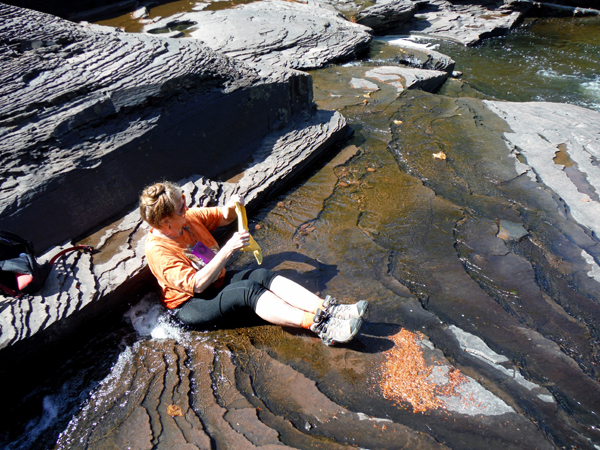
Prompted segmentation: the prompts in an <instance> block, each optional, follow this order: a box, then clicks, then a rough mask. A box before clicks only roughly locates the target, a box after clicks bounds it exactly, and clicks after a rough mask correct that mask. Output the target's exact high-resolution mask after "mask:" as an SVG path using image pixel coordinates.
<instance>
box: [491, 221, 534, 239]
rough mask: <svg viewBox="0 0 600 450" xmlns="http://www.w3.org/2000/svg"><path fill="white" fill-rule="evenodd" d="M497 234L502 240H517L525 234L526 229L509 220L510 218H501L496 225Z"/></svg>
mask: <svg viewBox="0 0 600 450" xmlns="http://www.w3.org/2000/svg"><path fill="white" fill-rule="evenodd" d="M498 228H499V230H498V234H497V235H496V236H498V237H499V238H500V239H502V240H504V241H518V240H519V239H521V238H522V237H523V236H527V234H528V233H527V230H526V229H525V228H523V225H521V224H520V223H515V222H511V221H510V220H501V221H500V226H499V227H498Z"/></svg>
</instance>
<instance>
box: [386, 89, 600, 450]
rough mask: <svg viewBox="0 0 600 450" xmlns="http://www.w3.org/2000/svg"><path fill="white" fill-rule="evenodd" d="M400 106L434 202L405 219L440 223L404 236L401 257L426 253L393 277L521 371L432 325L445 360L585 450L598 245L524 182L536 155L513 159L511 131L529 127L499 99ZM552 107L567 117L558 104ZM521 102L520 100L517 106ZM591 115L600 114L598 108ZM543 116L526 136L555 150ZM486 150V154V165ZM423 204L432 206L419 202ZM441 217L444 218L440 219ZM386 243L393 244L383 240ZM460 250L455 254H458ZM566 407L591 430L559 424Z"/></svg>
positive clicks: (414, 168)
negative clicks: (519, 232)
mask: <svg viewBox="0 0 600 450" xmlns="http://www.w3.org/2000/svg"><path fill="white" fill-rule="evenodd" d="M402 100H405V101H406V102H407V103H406V106H405V107H402V108H401V109H400V110H399V111H398V117H401V118H402V119H403V123H402V124H401V125H400V126H398V127H397V128H395V127H393V131H394V133H398V134H397V139H396V140H394V141H393V146H392V147H391V148H393V149H395V151H396V152H397V155H398V156H397V160H398V161H399V162H400V163H402V164H405V165H406V168H407V169H406V170H407V171H410V173H411V174H418V177H419V179H420V180H421V181H422V182H423V184H424V187H427V189H426V191H427V190H428V189H431V190H432V191H433V192H435V194H430V195H433V198H431V197H425V194H424V193H420V194H415V196H416V197H418V198H419V199H420V203H419V204H412V203H411V204H410V206H411V207H410V209H405V210H404V214H405V216H410V217H413V216H419V215H423V217H427V218H428V220H433V223H431V222H427V223H428V225H427V227H429V230H428V231H427V230H419V231H418V232H417V233H418V234H419V235H415V234H414V232H413V233H411V234H409V233H406V238H403V244H402V248H403V249H406V250H404V252H413V251H412V250H410V248H411V246H412V245H417V246H418V244H417V243H418V242H423V243H424V244H423V246H422V247H421V248H426V249H427V250H426V252H425V253H426V255H427V256H421V254H420V252H421V251H422V250H421V249H418V250H415V251H414V253H413V254H412V255H410V256H408V255H407V254H404V255H402V256H401V257H397V258H396V259H395V262H394V264H397V266H398V269H396V270H394V271H393V272H392V274H393V275H394V277H397V278H398V279H399V280H404V283H405V284H406V285H407V286H408V287H410V288H411V291H412V292H413V293H414V294H415V295H418V296H419V299H420V302H421V304H422V305H423V306H424V307H425V308H426V309H427V311H428V312H430V313H433V314H435V315H436V316H437V317H439V318H440V322H445V323H448V324H449V325H454V326H456V327H458V328H460V329H461V330H463V331H464V332H466V333H469V334H472V335H474V336H477V337H478V338H480V339H481V340H482V341H483V342H485V344H486V345H487V346H488V347H489V348H490V349H491V350H492V351H493V352H494V353H496V354H497V355H500V356H505V357H506V358H507V359H508V360H509V361H510V363H511V366H512V367H510V366H508V365H506V364H507V362H506V361H504V362H502V361H499V360H496V362H493V361H491V360H490V359H488V358H487V357H486V356H485V355H488V353H487V350H485V347H481V346H480V345H476V344H475V343H474V342H471V343H470V344H469V343H467V340H464V341H462V343H461V339H458V340H457V342H455V343H449V341H448V339H447V335H446V334H441V333H440V334H438V332H435V331H434V330H433V328H429V329H428V331H427V334H428V336H429V338H430V339H431V341H432V342H433V343H434V344H435V345H436V346H445V351H444V353H445V354H446V355H452V356H453V358H454V359H453V361H454V362H455V363H456V365H457V366H458V367H459V368H462V367H465V366H466V367H470V368H472V369H473V370H475V371H476V372H477V374H479V376H481V377H485V378H486V379H488V380H490V381H491V383H492V384H493V385H495V386H496V387H497V388H499V389H493V392H494V393H496V394H498V393H499V390H501V391H503V392H504V394H501V395H500V396H501V398H502V399H503V400H505V401H506V400H507V398H510V399H512V400H510V401H507V404H509V406H513V405H515V406H516V408H517V409H521V410H526V411H527V414H528V416H529V417H532V418H534V420H535V421H536V423H539V424H544V425H541V428H543V429H544V430H551V431H549V435H550V436H551V439H552V442H553V443H554V444H555V445H566V444H567V443H569V442H570V443H572V442H575V441H576V442H578V444H577V445H582V446H587V445H589V440H588V439H592V440H594V441H595V442H596V441H597V439H598V434H597V432H596V431H593V430H592V428H590V425H591V424H592V423H594V422H595V421H596V418H595V416H594V415H593V414H590V411H595V410H597V409H598V408H599V407H600V406H599V404H598V401H597V399H598V398H600V396H598V384H597V382H596V380H597V378H598V372H597V370H596V367H597V365H598V362H597V355H598V347H597V344H596V342H597V338H596V337H594V338H591V339H590V336H598V335H599V334H598V332H599V330H598V327H597V325H596V323H595V320H594V319H593V317H597V316H598V314H600V311H599V309H598V303H597V292H598V284H597V281H596V280H595V279H593V278H591V277H590V276H588V275H587V274H586V273H587V272H588V271H589V270H590V269H589V267H590V266H589V265H588V264H587V262H586V261H585V260H584V258H582V256H581V255H582V249H584V248H585V249H586V251H588V249H589V250H590V251H591V252H592V253H594V252H595V251H596V250H597V248H598V242H597V240H596V239H595V238H594V237H593V235H592V234H591V233H589V230H585V228H584V227H582V226H581V225H580V224H578V223H577V222H576V221H575V220H573V217H571V216H569V215H567V214H564V209H563V206H562V200H561V199H560V196H558V195H556V194H555V193H554V192H552V190H550V189H548V188H547V187H546V186H544V185H543V184H542V183H541V178H539V177H529V176H527V170H529V169H528V167H531V163H530V162H529V159H528V158H524V157H520V160H521V162H520V164H521V166H523V167H521V166H517V165H516V164H515V161H516V159H514V158H513V159H512V161H511V159H510V152H511V151H514V148H513V147H512V146H510V147H508V148H507V146H506V141H509V140H510V139H512V138H514V137H515V136H514V135H515V134H516V132H515V130H513V129H512V127H513V126H514V127H515V129H516V130H517V132H518V130H520V129H521V128H520V125H519V124H517V123H516V121H510V119H509V121H510V123H507V122H505V121H504V117H505V116H504V115H502V113H501V111H503V110H504V109H505V108H506V110H508V108H509V106H507V105H504V104H502V103H500V106H499V108H502V109H499V110H495V109H493V108H491V107H490V105H488V104H487V102H484V103H482V102H480V101H478V100H475V99H464V98H463V99H449V98H443V97H441V96H436V97H435V98H434V97H432V96H429V95H428V94H426V93H420V92H412V93H410V94H408V93H407V94H405V96H404V97H402ZM531 106H533V105H531ZM555 106H556V109H557V115H558V116H559V117H560V115H561V112H560V111H561V108H560V107H559V106H558V105H555ZM424 107H425V108H435V110H436V111H437V112H438V113H437V114H436V117H435V118H429V119H424V120H422V119H419V118H418V115H419V111H420V110H421V109H422V108H424ZM521 107H522V105H519V104H518V105H517V106H516V110H519V109H520V108H521ZM525 110H527V108H525ZM569 111H570V110H569ZM563 112H564V111H563ZM575 113H576V111H575V110H574V111H572V114H575ZM590 113H592V117H595V114H596V113H595V112H592V111H590ZM490 114H491V115H490ZM539 116H540V117H541V120H540V119H538V118H536V119H535V121H534V119H533V117H532V118H531V119H528V120H529V122H528V126H529V132H531V134H532V135H535V136H536V138H537V139H541V138H540V135H541V136H544V137H545V138H546V139H547V144H549V143H551V142H552V141H553V139H554V137H553V135H552V133H549V132H548V130H550V129H553V128H552V127H549V126H548V122H546V121H545V120H544V118H545V116H544V114H540V115H539ZM443 117H445V118H444V119H442V118H443ZM507 117H510V114H507ZM565 118H566V116H565ZM498 119H500V120H498ZM521 120H523V117H521ZM444 122H445V123H444ZM484 122H485V124H486V125H485V126H484V127H481V124H482V123H484ZM557 122H558V120H557ZM567 123H568V122H567ZM582 124H584V125H585V124H586V123H585V122H582ZM509 125H510V126H509ZM429 127H431V130H427V131H426V132H425V135H423V132H424V130H426V129H428V128H429ZM571 128H572V133H573V134H567V135H565V136H563V138H564V140H565V141H569V142H570V141H572V140H574V136H575V135H578V134H579V133H586V132H587V131H588V130H589V128H592V129H597V125H596V126H595V128H594V127H589V128H588V127H587V126H586V127H582V126H580V127H577V126H576V124H573V123H571ZM417 130H418V131H417ZM523 132H524V130H523ZM537 132H539V135H537V134H536V133H537ZM449 135H452V139H448V136H449ZM517 136H518V135H517ZM585 136H586V137H584V138H583V141H582V142H581V145H580V146H583V145H584V144H592V147H593V142H594V139H591V138H592V137H594V136H593V134H590V135H589V136H587V135H585ZM434 142H435V143H436V145H437V146H438V147H439V148H444V149H445V151H447V152H448V157H449V159H450V160H451V161H452V164H445V165H443V166H441V165H437V164H435V165H434V164H431V156H430V155H431V146H432V143H434ZM448 142H452V145H448ZM532 142H534V143H535V140H532ZM525 147H530V145H529V141H522V147H520V148H525ZM532 147H533V148H535V146H532ZM558 151H559V149H557V148H556V147H555V148H554V149H553V152H552V156H551V157H550V161H551V162H550V164H552V165H555V166H557V167H559V170H558V171H559V172H560V171H561V169H562V167H563V164H561V165H560V166H558V165H557V164H556V162H555V161H553V160H552V157H556V152H558ZM484 154H487V155H488V156H486V157H485V158H484V156H483V155H484ZM569 154H570V153H569ZM493 155H495V156H493ZM589 155H590V153H588V156H587V158H588V159H590V156H589ZM561 157H562V155H561ZM582 157H583V155H582ZM561 161H563V160H562V159H561ZM526 163H528V165H526ZM492 174H493V175H492ZM440 197H443V199H441V198H440ZM425 199H427V200H425ZM484 199H485V201H484ZM405 202H407V201H406V200H405ZM424 203H425V204H427V206H421V205H422V204H424ZM434 204H435V205H436V206H433V205H434ZM455 208H456V209H455ZM463 212H465V213H464V215H463ZM438 215H439V217H444V218H445V219H443V220H438V219H435V217H438ZM461 216H462V217H461ZM429 218H433V219H429ZM444 220H445V222H444ZM499 220H502V221H504V220H508V221H511V222H515V223H519V222H522V223H523V224H524V225H525V227H526V228H527V230H528V231H529V236H528V237H527V238H523V239H521V240H519V241H511V242H510V243H509V242H505V241H503V240H501V239H500V238H499V237H498V236H496V235H497V233H498V221H499ZM386 227H387V228H389V223H387V222H386ZM404 228H409V229H411V230H412V229H413V228H411V227H409V226H407V225H405V224H404V223H402V222H400V221H399V225H398V226H397V227H396V228H395V229H393V230H391V229H389V230H388V229H386V230H385V233H393V234H394V236H395V238H396V240H395V241H394V242H397V237H398V236H400V235H401V233H402V232H403V230H404ZM382 234H383V233H382ZM425 236H426V237H425ZM444 241H445V242H446V244H442V242H444ZM380 242H383V243H385V242H386V239H385V236H382V238H381V239H380ZM395 245H398V244H395ZM451 247H452V248H453V249H454V251H455V252H456V254H455V255H451V253H452V252H451V251H450V248H451ZM392 248H395V247H392ZM433 261H435V262H433ZM456 264H460V267H459V266H457V265H456ZM567 280H570V281H567ZM568 286H570V287H568ZM573 286H577V288H576V289H574V288H573ZM439 326H440V327H443V324H439ZM457 337H458V336H457ZM479 344H481V342H479ZM461 346H462V348H461ZM457 347H458V348H457ZM468 349H473V350H475V351H473V350H471V352H469V350H468ZM478 349H479V351H481V353H479V352H478V351H477V350H478ZM483 350H485V351H483ZM498 364H499V365H500V366H502V367H504V369H507V370H508V372H505V371H504V370H503V369H502V368H500V367H498V366H497V365H498ZM513 370H516V371H515V372H513ZM519 374H520V375H522V377H523V378H525V380H523V379H522V378H521V376H520V375H519ZM475 378H477V377H475ZM477 379H478V380H479V378H477ZM524 381H525V382H524ZM530 383H533V384H535V385H537V386H539V387H540V388H541V389H542V391H540V390H539V389H538V388H537V387H532V385H531V384H530ZM485 385H486V386H490V384H487V383H485ZM530 388H531V389H530ZM544 390H547V391H548V392H544ZM592 393H593V394H592ZM550 396H552V398H553V399H554V400H552V398H550ZM565 408H566V409H565ZM517 409H516V410H517ZM561 410H565V411H568V414H569V415H570V416H571V417H572V418H576V421H577V423H578V424H582V425H581V426H579V425H578V426H576V427H572V422H571V421H570V418H569V419H566V420H563V419H562V418H561V417H560V414H559V413H558V412H557V411H561ZM583 424H586V425H583ZM594 426H595V425H594ZM586 442H587V443H586Z"/></svg>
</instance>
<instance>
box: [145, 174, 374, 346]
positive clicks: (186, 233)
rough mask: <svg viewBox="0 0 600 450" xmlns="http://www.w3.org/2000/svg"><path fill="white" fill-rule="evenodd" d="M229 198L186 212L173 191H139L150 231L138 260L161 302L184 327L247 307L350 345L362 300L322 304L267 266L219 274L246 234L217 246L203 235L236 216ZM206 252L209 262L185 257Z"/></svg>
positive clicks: (159, 187)
mask: <svg viewBox="0 0 600 450" xmlns="http://www.w3.org/2000/svg"><path fill="white" fill-rule="evenodd" d="M235 201H239V202H240V203H241V202H242V199H241V198H240V197H239V196H235V197H234V198H232V200H231V201H230V202H229V203H228V204H227V205H226V206H224V207H214V208H189V209H188V207H187V205H186V200H185V195H184V193H183V191H182V190H181V188H180V187H179V186H177V185H175V184H173V183H170V182H164V183H157V184H154V185H152V186H149V187H147V188H146V189H144V192H143V193H142V196H141V199H140V214H141V216H142V219H144V220H145V221H146V222H148V224H149V225H150V226H151V227H152V228H151V230H150V233H149V234H148V239H147V240H146V259H147V261H148V265H149V266H150V270H151V271H152V273H153V274H154V276H155V277H156V279H157V280H158V283H159V285H160V287H161V299H162V301H163V302H164V304H165V305H166V306H167V308H169V309H170V310H171V311H172V312H173V314H174V315H175V317H177V318H178V319H179V320H180V321H181V322H183V323H184V324H186V325H191V326H198V325H200V326H202V325H208V324H212V323H215V322H217V321H218V320H220V319H222V318H225V317H226V316H228V315H231V314H240V313H242V314H243V312H244V311H247V310H248V308H249V309H252V310H253V311H254V312H255V313H256V314H257V315H258V316H260V317H261V318H263V319H264V320H266V321H267V322H271V323H273V324H276V325H282V326H289V327H301V328H305V329H310V330H312V331H313V332H315V333H317V334H318V335H319V337H320V338H321V339H322V341H323V342H324V343H325V344H327V345H332V344H334V343H336V342H339V343H343V342H348V341H350V340H351V339H352V338H353V337H354V336H355V335H356V333H357V332H358V330H359V328H360V326H361V325H362V316H363V315H364V313H365V311H366V309H367V302H366V301H364V300H362V301H359V302H358V303H355V304H352V305H341V304H338V303H337V301H336V300H335V299H334V298H332V297H330V296H327V297H326V298H325V299H324V300H323V299H321V298H319V297H317V296H316V295H314V294H312V293H311V292H309V291H308V290H306V289H305V288H303V287H302V286H300V285H299V284H297V283H295V282H293V281H291V280H288V279H287V278H284V277H282V276H280V275H277V274H276V273H274V272H271V271H270V270H267V269H253V270H252V269H251V270H243V271H233V270H232V271H226V270H225V265H226V264H227V261H228V260H229V258H230V257H231V256H232V255H233V254H234V253H235V252H237V251H238V250H240V249H241V248H242V247H245V246H246V245H248V242H249V239H250V234H249V233H248V232H247V231H243V232H237V233H234V234H233V236H232V237H231V239H229V240H228V241H227V242H226V243H225V245H223V248H219V246H218V245H217V242H216V241H215V239H214V237H213V236H212V235H211V234H210V231H213V230H215V229H216V228H217V227H220V226H224V225H229V224H230V223H232V222H233V221H234V220H235V219H236V213H235ZM194 247H195V250H196V251H195V253H196V254H198V251H199V252H200V253H202V252H203V251H204V252H206V251H208V252H210V253H209V254H210V256H211V257H212V259H210V258H205V259H206V262H205V261H203V259H200V258H197V257H195V256H193V254H192V249H193V248H194Z"/></svg>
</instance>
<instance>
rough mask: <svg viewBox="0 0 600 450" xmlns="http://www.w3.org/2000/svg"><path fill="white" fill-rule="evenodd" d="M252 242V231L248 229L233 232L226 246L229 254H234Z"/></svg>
mask: <svg viewBox="0 0 600 450" xmlns="http://www.w3.org/2000/svg"><path fill="white" fill-rule="evenodd" d="M249 243H250V233H249V232H248V231H246V230H244V231H239V232H236V233H233V236H231V238H230V239H229V240H228V241H227V243H226V244H225V246H224V247H225V248H227V250H228V254H229V256H231V255H233V254H234V253H235V252H236V251H238V250H241V249H242V248H244V247H246V246H247V245H248V244H249Z"/></svg>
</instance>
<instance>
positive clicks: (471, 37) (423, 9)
mask: <svg viewBox="0 0 600 450" xmlns="http://www.w3.org/2000/svg"><path fill="white" fill-rule="evenodd" d="M419 5H420V9H419V11H417V13H416V14H415V15H414V18H413V20H411V21H409V22H407V23H406V24H405V25H403V26H401V27H398V28H396V29H394V33H395V34H404V33H408V34H411V35H416V36H419V35H421V36H431V37H436V38H440V39H450V40H453V41H457V42H460V43H462V44H464V45H474V44H476V43H477V42H479V41H480V40H481V39H485V38H488V37H493V36H501V35H504V34H506V33H507V32H508V31H509V30H510V29H511V28H513V27H514V26H515V25H516V24H517V23H518V21H519V20H520V19H521V17H522V13H523V11H525V10H527V9H528V8H529V7H530V6H531V5H530V4H524V3H517V4H505V2H504V1H502V0H483V1H478V2H476V3H475V2H450V1H447V0H429V1H427V2H421V3H420V4H419Z"/></svg>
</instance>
